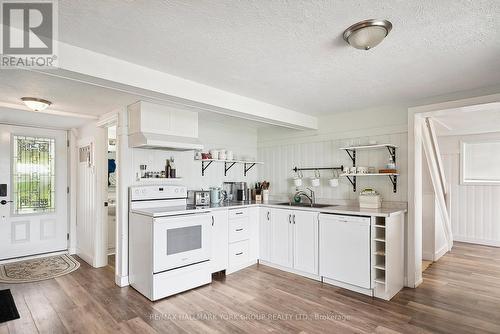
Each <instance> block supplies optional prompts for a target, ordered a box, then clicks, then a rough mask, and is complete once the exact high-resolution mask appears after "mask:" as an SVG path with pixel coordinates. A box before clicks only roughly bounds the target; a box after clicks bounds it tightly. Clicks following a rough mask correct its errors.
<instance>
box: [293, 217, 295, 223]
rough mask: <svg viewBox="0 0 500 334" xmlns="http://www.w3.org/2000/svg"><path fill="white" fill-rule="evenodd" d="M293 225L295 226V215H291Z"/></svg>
mask: <svg viewBox="0 0 500 334" xmlns="http://www.w3.org/2000/svg"><path fill="white" fill-rule="evenodd" d="M293 225H295V215H293Z"/></svg>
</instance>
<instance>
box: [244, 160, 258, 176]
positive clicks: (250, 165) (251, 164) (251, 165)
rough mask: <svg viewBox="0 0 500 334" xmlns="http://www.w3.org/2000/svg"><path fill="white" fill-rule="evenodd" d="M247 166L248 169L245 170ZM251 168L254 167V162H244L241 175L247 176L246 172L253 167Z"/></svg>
mask: <svg viewBox="0 0 500 334" xmlns="http://www.w3.org/2000/svg"><path fill="white" fill-rule="evenodd" d="M247 165H249V167H248V168H247ZM253 166H255V162H251V163H246V162H245V163H244V164H243V168H244V173H243V175H244V176H247V173H248V171H249V170H250V169H252V167H253Z"/></svg>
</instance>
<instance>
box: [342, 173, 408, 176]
mask: <svg viewBox="0 0 500 334" xmlns="http://www.w3.org/2000/svg"><path fill="white" fill-rule="evenodd" d="M340 176H399V173H356V174H351V173H349V174H347V173H343V174H340Z"/></svg>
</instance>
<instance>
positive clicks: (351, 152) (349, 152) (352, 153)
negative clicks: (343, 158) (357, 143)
mask: <svg viewBox="0 0 500 334" xmlns="http://www.w3.org/2000/svg"><path fill="white" fill-rule="evenodd" d="M345 151H346V152H347V154H349V157H350V158H351V160H352V165H353V166H356V150H345Z"/></svg>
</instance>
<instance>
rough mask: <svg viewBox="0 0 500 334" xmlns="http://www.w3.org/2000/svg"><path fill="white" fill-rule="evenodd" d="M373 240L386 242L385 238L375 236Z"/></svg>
mask: <svg viewBox="0 0 500 334" xmlns="http://www.w3.org/2000/svg"><path fill="white" fill-rule="evenodd" d="M373 240H375V241H378V242H385V238H374V239H373Z"/></svg>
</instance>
